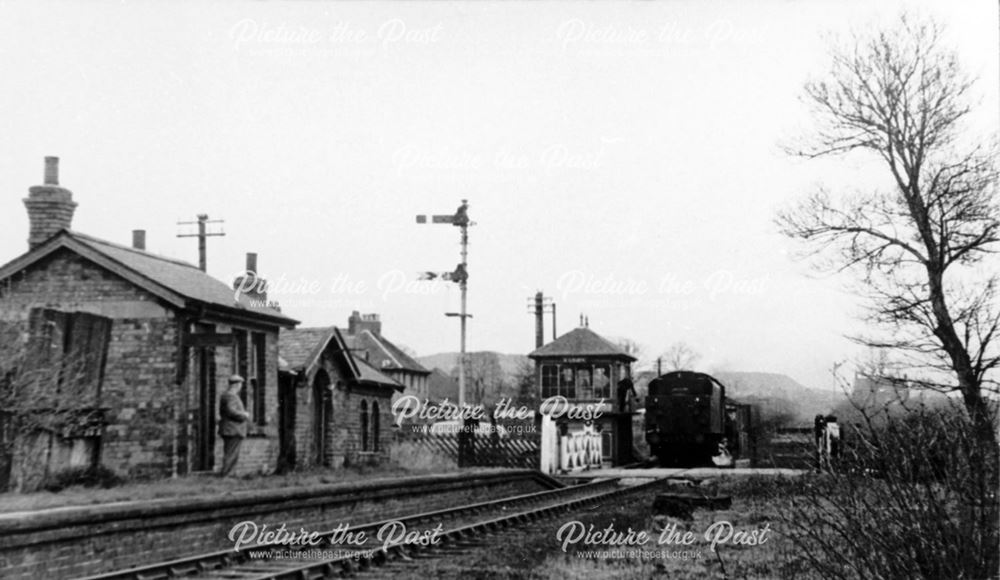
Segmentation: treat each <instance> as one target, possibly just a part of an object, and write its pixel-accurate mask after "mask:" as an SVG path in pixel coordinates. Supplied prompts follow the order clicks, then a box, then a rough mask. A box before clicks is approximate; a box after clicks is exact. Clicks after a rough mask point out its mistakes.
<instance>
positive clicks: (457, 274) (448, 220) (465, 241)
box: [417, 199, 476, 409]
mask: <svg viewBox="0 0 1000 580" xmlns="http://www.w3.org/2000/svg"><path fill="white" fill-rule="evenodd" d="M468 211H469V200H467V199H463V200H462V205H460V206H459V207H458V211H456V212H455V215H435V216H432V219H431V222H432V223H435V224H451V225H453V226H457V227H458V228H460V229H461V241H462V251H461V257H462V261H461V263H459V265H458V267H457V268H455V271H454V272H449V273H445V274H438V273H436V272H426V273H425V274H424V276H423V278H424V279H425V280H426V279H434V278H435V277H437V276H441V278H442V279H445V280H451V281H452V282H455V283H457V284H458V287H459V289H460V290H461V293H462V305H461V312H446V313H445V316H450V317H458V318H459V319H460V322H461V350H460V354H459V359H458V408H459V409H463V408H465V364H466V362H465V335H466V319H468V318H472V315H471V314H469V313H468V312H466V309H467V304H468V302H467V299H468V292H469V274H468V262H469V226H474V225H476V223H475V222H473V221H469V213H468ZM417 223H418V224H425V223H427V216H426V215H418V216H417Z"/></svg>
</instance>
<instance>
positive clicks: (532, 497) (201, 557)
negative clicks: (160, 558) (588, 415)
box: [79, 478, 618, 580]
mask: <svg viewBox="0 0 1000 580" xmlns="http://www.w3.org/2000/svg"><path fill="white" fill-rule="evenodd" d="M617 481H618V480H617V478H615V479H607V480H602V481H597V482H593V483H589V484H584V485H577V486H569V487H562V488H557V489H549V490H543V491H538V492H532V493H527V494H522V495H517V496H512V497H507V498H500V499H495V500H489V501H484V502H478V503H474V504H467V505H460V506H455V507H450V508H445V509H441V510H434V511H428V512H421V513H417V514H412V515H408V516H401V517H398V518H393V519H388V520H380V521H376V522H369V523H364V524H359V525H356V526H350V527H348V528H346V530H330V531H326V532H320V533H318V534H317V535H316V537H317V538H318V539H319V540H321V541H325V540H327V539H328V538H330V537H331V536H332V535H334V534H336V533H345V532H346V533H357V532H368V531H371V530H378V529H380V528H382V526H384V525H386V524H389V523H391V522H402V523H403V524H407V527H410V526H411V525H412V524H416V523H419V522H422V521H442V520H448V519H454V518H455V517H458V516H464V515H474V514H477V513H481V512H483V511H486V510H490V509H493V510H495V509H502V508H505V507H512V506H516V505H523V504H533V503H539V502H543V501H547V500H550V499H552V498H557V497H559V496H562V495H579V494H580V493H589V492H595V493H600V492H599V490H601V489H603V488H606V487H609V486H611V487H614V486H616V484H617ZM279 548H280V549H285V550H297V549H303V548H301V547H299V546H289V545H288V544H286V543H282V542H272V543H267V544H256V545H253V546H245V547H243V549H242V551H235V550H233V549H227V550H218V551H213V552H207V553H203V554H197V555H194V556H187V557H183V558H178V559H175V560H169V561H165V562H158V563H155V564H148V565H144V566H138V567H133V568H128V569H125V570H118V571H113V572H106V573H102V574H97V575H92V576H86V577H84V578H80V579H79V580H168V579H171V578H183V577H187V576H193V575H196V574H205V573H207V572H210V571H212V570H221V569H224V568H232V567H235V566H238V565H240V564H244V563H247V562H268V561H270V562H273V560H253V559H251V558H250V556H249V553H248V552H249V551H250V550H253V551H255V552H257V551H266V550H271V549H279ZM306 549H307V548H306Z"/></svg>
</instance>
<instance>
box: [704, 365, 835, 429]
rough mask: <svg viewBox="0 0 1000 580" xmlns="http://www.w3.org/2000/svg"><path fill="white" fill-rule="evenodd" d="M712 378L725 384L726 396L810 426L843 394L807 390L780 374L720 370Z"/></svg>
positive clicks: (831, 409) (833, 405) (800, 384)
mask: <svg viewBox="0 0 1000 580" xmlns="http://www.w3.org/2000/svg"><path fill="white" fill-rule="evenodd" d="M712 376H714V377H715V378H717V379H719V381H721V382H722V384H724V385H726V395H727V396H729V397H732V398H733V399H735V400H737V401H740V402H745V403H753V404H758V405H762V406H763V407H765V408H770V409H771V410H772V411H779V410H780V411H785V412H788V413H791V414H793V415H794V418H795V421H796V422H798V423H802V424H809V425H811V424H812V420H813V418H814V417H815V416H816V415H818V414H824V415H826V414H829V413H831V412H832V411H833V409H834V407H836V406H837V404H839V403H840V402H842V401H843V400H844V399H845V397H844V394H843V393H839V392H833V391H820V390H817V389H810V388H809V387H806V386H805V385H803V384H802V383H800V382H798V381H796V380H795V379H793V378H792V377H790V376H788V375H783V374H780V373H762V372H737V371H725V372H724V371H719V372H715V373H712Z"/></svg>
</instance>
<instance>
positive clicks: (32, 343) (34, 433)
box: [0, 308, 112, 491]
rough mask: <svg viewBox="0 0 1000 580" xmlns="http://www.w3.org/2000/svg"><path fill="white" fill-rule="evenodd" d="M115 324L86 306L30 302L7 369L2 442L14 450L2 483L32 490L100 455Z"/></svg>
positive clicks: (93, 461) (95, 460) (94, 461)
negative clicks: (18, 348) (74, 308)
mask: <svg viewBox="0 0 1000 580" xmlns="http://www.w3.org/2000/svg"><path fill="white" fill-rule="evenodd" d="M111 325H112V321H111V320H110V319H108V318H105V317H102V316H97V315H94V314H89V313H85V312H62V311H58V310H52V309H47V308H36V309H32V311H31V313H30V315H29V318H28V321H27V330H28V335H27V341H26V342H25V343H22V344H23V350H22V352H20V354H19V355H18V356H17V363H16V368H7V369H5V371H4V379H3V383H4V385H3V387H4V390H5V391H6V395H7V397H6V398H5V401H4V408H3V410H2V411H3V415H4V417H3V420H2V421H0V422H2V425H0V440H2V441H0V442H2V443H4V445H5V447H6V448H7V449H8V450H9V451H8V453H7V458H6V460H5V461H0V463H6V465H5V466H0V467H2V469H0V476H5V477H0V487H8V486H9V487H14V488H16V489H20V490H22V491H29V490H32V489H35V488H37V486H38V484H39V483H40V482H41V481H43V480H44V478H45V476H46V475H48V474H51V473H54V472H56V471H60V470H63V469H66V468H68V467H77V466H81V467H86V466H93V465H96V464H97V463H98V462H99V461H100V438H101V435H102V433H103V428H104V424H105V418H104V409H102V407H101V386H102V383H103V380H104V367H105V364H106V362H107V356H108V344H109V342H110V336H111Z"/></svg>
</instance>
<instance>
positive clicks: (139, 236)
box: [132, 230, 146, 250]
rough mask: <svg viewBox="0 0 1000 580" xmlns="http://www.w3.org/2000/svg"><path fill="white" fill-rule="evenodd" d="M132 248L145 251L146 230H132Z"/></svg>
mask: <svg viewBox="0 0 1000 580" xmlns="http://www.w3.org/2000/svg"><path fill="white" fill-rule="evenodd" d="M132 247H133V248H135V249H136V250H145V249H146V230H132Z"/></svg>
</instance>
